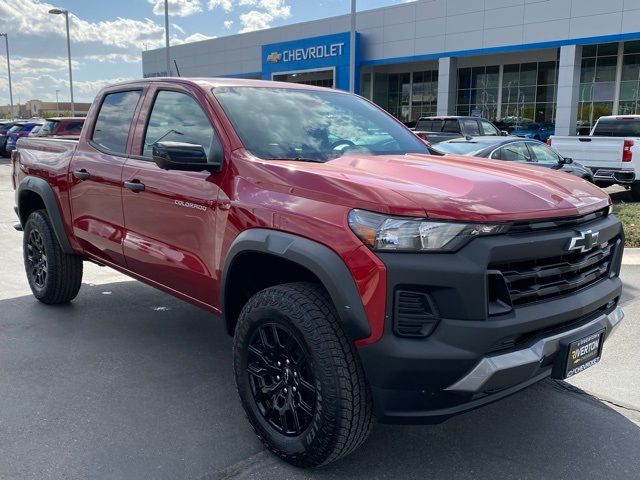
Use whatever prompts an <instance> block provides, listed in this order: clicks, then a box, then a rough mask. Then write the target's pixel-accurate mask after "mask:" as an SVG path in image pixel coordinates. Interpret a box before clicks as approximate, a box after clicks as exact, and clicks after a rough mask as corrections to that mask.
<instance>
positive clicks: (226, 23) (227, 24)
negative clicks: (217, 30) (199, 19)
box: [224, 20, 233, 30]
mask: <svg viewBox="0 0 640 480" xmlns="http://www.w3.org/2000/svg"><path fill="white" fill-rule="evenodd" d="M232 26H233V20H225V21H224V28H226V29H227V30H229V29H230V28H231V27H232Z"/></svg>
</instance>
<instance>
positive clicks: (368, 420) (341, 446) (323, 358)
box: [233, 283, 373, 467]
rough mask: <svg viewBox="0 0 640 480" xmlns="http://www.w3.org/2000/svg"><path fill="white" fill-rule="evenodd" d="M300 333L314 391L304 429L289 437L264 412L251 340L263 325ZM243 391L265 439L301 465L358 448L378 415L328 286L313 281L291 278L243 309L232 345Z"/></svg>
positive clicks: (322, 462)
mask: <svg viewBox="0 0 640 480" xmlns="http://www.w3.org/2000/svg"><path fill="white" fill-rule="evenodd" d="M273 323H276V324H279V325H283V326H284V327H285V328H288V329H290V330H291V331H292V332H293V333H295V334H296V336H297V338H298V339H299V340H301V341H302V342H303V343H304V345H303V347H304V348H306V349H307V352H308V353H309V358H310V365H311V366H312V367H311V369H312V371H313V374H314V377H315V387H316V389H317V390H316V392H317V397H316V402H315V410H314V414H313V415H312V416H311V417H310V418H311V419H310V420H309V424H308V426H307V427H306V429H305V430H304V431H302V433H301V434H299V435H297V436H293V437H292V436H286V435H284V434H283V433H281V432H280V431H278V430H276V428H274V427H273V426H272V425H271V424H269V423H268V421H267V420H266V419H265V417H264V416H263V415H262V413H261V412H260V410H259V407H258V406H257V401H256V400H255V399H254V395H253V393H252V387H251V380H250V375H249V373H248V362H249V353H248V347H249V341H250V339H251V338H254V337H253V335H255V333H256V331H257V330H258V329H259V328H260V326H263V327H264V326H265V324H267V325H269V324H273ZM233 358H234V370H235V376H236V385H237V388H238V394H239V396H240V399H241V401H242V405H243V407H244V409H245V412H246V414H247V417H248V419H249V422H250V423H251V426H252V427H253V429H254V431H255V433H256V434H257V435H258V437H259V438H260V440H261V441H262V442H263V443H264V445H265V446H266V447H267V448H268V449H269V450H271V451H272V452H273V453H274V454H276V455H278V456H279V457H280V458H282V459H283V460H285V461H286V462H288V463H290V464H292V465H295V466H298V467H317V466H320V465H325V464H328V463H330V462H333V461H335V460H337V459H339V458H341V457H343V456H345V455H347V454H349V453H351V452H352V451H353V450H355V449H356V448H358V447H359V446H360V445H361V444H362V443H363V442H364V441H365V440H366V439H367V437H368V435H369V433H370V431H371V426H372V420H373V414H372V400H371V394H370V390H369V386H368V384H367V381H366V379H365V376H364V372H363V370H362V366H361V365H360V361H359V358H358V355H357V353H356V350H355V347H354V345H353V343H352V342H351V341H349V339H348V338H347V336H346V335H345V333H344V331H343V329H342V327H341V326H340V323H339V321H338V316H337V313H336V311H335V308H334V306H333V304H332V302H331V300H330V299H329V297H328V295H327V293H326V292H325V290H324V289H323V288H322V287H321V286H320V285H317V284H313V283H289V284H284V285H278V286H274V287H270V288H267V289H265V290H262V291H260V292H258V293H256V294H255V295H254V296H253V297H251V298H250V299H249V301H248V302H247V304H246V305H245V306H244V308H243V309H242V312H241V313H240V317H239V320H238V324H237V328H236V332H235V336H234V343H233Z"/></svg>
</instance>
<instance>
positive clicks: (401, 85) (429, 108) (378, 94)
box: [363, 70, 438, 123]
mask: <svg viewBox="0 0 640 480" xmlns="http://www.w3.org/2000/svg"><path fill="white" fill-rule="evenodd" d="M363 85H364V82H363ZM437 98H438V71H437V70H434V71H431V70H428V71H422V72H406V73H391V74H387V73H375V74H374V82H373V99H372V100H373V101H374V102H375V103H376V104H377V105H379V106H380V107H382V108H384V109H385V110H387V111H388V112H389V113H391V114H392V115H393V116H394V117H396V118H398V119H399V120H400V121H402V122H405V123H408V122H415V121H416V120H417V119H418V118H420V117H422V116H431V115H435V114H436V112H437Z"/></svg>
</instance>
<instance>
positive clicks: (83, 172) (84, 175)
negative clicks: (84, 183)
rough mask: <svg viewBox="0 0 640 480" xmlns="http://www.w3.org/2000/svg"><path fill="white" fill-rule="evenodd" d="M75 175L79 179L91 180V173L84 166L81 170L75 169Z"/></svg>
mask: <svg viewBox="0 0 640 480" xmlns="http://www.w3.org/2000/svg"><path fill="white" fill-rule="evenodd" d="M73 176H74V177H76V178H77V179H78V180H89V177H91V174H90V173H89V172H87V171H86V170H85V169H84V168H82V169H80V170H75V171H74V172H73Z"/></svg>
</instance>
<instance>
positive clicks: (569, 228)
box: [13, 78, 624, 467]
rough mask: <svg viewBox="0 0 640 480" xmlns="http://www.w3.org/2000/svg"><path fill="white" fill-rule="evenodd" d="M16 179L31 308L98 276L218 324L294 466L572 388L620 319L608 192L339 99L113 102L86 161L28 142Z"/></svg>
mask: <svg viewBox="0 0 640 480" xmlns="http://www.w3.org/2000/svg"><path fill="white" fill-rule="evenodd" d="M13 182H14V187H15V188H16V197H15V198H16V212H17V214H18V216H19V218H20V227H19V228H21V229H22V230H24V240H23V241H24V245H23V248H24V262H25V269H26V272H27V278H28V281H29V285H30V287H31V289H32V291H33V294H34V295H35V297H36V298H38V299H39V300H40V301H42V302H44V303H47V304H58V303H64V302H69V301H71V300H73V298H74V297H75V296H76V295H77V293H78V291H79V289H80V285H81V280H82V265H83V261H84V260H90V261H92V262H96V263H99V264H102V265H108V266H110V267H112V268H114V269H116V270H119V271H121V272H123V273H125V274H127V275H130V276H131V277H133V278H136V279H138V280H141V281H143V282H146V283H148V284H150V285H153V286H154V287H157V288H159V289H161V290H163V291H165V292H168V293H170V294H172V295H175V296H177V297H179V298H182V299H184V300H186V301H188V302H191V303H193V304H195V305H198V306H200V307H202V308H204V309H207V310H208V311H210V312H211V313H212V314H216V315H220V316H222V318H223V321H224V322H225V324H226V326H227V329H228V332H229V333H230V334H231V335H233V336H234V342H233V358H234V370H235V378H236V388H237V389H238V393H239V396H240V399H241V401H242V404H243V406H244V408H245V411H246V414H247V417H248V419H249V421H250V422H251V425H252V426H253V428H254V430H255V432H256V433H257V435H258V436H259V437H260V438H261V440H262V441H263V442H264V443H265V445H266V446H267V447H268V448H269V449H270V450H271V451H272V452H274V453H276V454H277V455H279V456H280V457H281V458H283V459H285V460H286V461H288V462H290V463H292V464H295V465H298V466H305V467H307V466H316V465H321V464H326V463H329V462H331V461H334V460H336V459H338V458H340V457H342V456H344V455H346V454H348V453H350V452H351V451H353V450H354V449H356V448H357V447H358V446H359V445H361V444H362V443H363V442H364V440H365V439H366V438H367V435H368V434H369V432H370V429H371V425H372V421H373V419H374V417H375V418H377V419H378V420H379V421H382V422H394V423H430V422H440V421H443V420H444V419H446V418H448V417H450V416H452V415H455V414H458V413H462V412H465V411H467V410H470V409H473V408H477V407H480V406H482V405H485V404H488V403H490V402H493V401H496V400H499V399H501V398H503V397H505V396H507V395H510V394H512V393H514V392H516V391H519V390H521V389H523V388H525V387H527V386H529V385H531V384H533V383H534V382H537V381H539V380H541V379H544V378H546V377H549V376H553V377H555V378H565V377H567V376H571V375H574V374H576V373H578V372H580V371H582V370H583V369H585V368H587V367H589V366H591V365H593V364H595V363H597V362H598V360H599V358H600V354H601V351H602V346H603V344H604V341H605V339H606V338H607V337H608V335H609V334H610V333H611V331H612V330H613V329H614V328H615V327H616V325H617V324H618V323H619V322H620V321H621V320H622V317H623V314H622V310H621V309H620V307H619V305H618V302H619V299H620V295H621V289H622V284H621V281H620V278H619V276H618V274H619V272H620V265H621V260H622V253H623V245H624V235H623V231H622V227H621V224H620V222H619V220H618V219H617V218H616V217H615V215H613V214H612V213H611V208H610V207H611V202H610V199H609V197H608V196H607V195H606V193H604V192H603V191H602V190H600V189H598V188H597V187H595V186H593V185H591V184H589V183H587V182H584V181H582V180H580V179H578V178H574V177H571V176H569V175H564V174H558V173H556V172H554V171H550V170H546V169H539V168H536V167H531V166H528V165H512V164H508V163H507V162H502V161H493V160H488V159H475V158H468V157H456V156H438V155H433V154H430V151H429V149H428V148H427V145H426V144H425V143H424V142H422V141H421V140H420V139H419V138H418V137H416V136H415V135H413V133H412V132H411V131H410V130H408V129H407V128H406V127H405V126H403V125H402V124H401V123H399V122H398V121H397V120H396V119H394V118H393V117H391V116H390V115H388V114H387V113H386V112H384V111H382V110H381V109H379V108H378V107H377V106H375V105H373V104H372V103H370V102H368V101H367V100H365V99H363V98H361V97H358V96H355V95H350V94H348V93H345V92H340V91H336V90H329V89H323V88H318V87H311V86H305V85H294V84H289V83H275V82H260V81H250V80H240V79H211V78H202V79H185V78H180V79H175V78H172V79H146V80H141V81H136V82H130V83H123V84H118V85H114V86H111V87H108V88H105V89H104V90H102V91H101V92H100V93H99V94H98V96H97V98H96V100H95V101H94V103H93V105H92V107H91V109H90V111H89V114H88V117H87V120H86V125H85V127H84V128H83V130H82V134H81V135H80V139H79V140H78V141H73V140H67V139H47V138H28V139H22V140H21V141H20V142H19V144H18V149H17V152H16V153H15V154H14V156H13ZM220 388H229V386H228V385H224V386H221V387H220ZM549 414H550V415H553V414H554V413H553V412H549ZM426 454H428V452H427V453H426Z"/></svg>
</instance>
